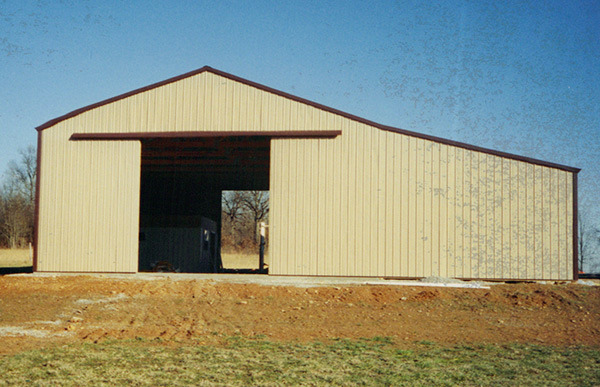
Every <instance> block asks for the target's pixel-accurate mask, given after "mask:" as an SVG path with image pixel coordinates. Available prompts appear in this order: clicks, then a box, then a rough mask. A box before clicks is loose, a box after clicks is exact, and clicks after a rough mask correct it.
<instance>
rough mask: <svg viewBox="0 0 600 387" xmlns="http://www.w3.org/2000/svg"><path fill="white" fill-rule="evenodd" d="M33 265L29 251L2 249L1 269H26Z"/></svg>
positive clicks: (0, 257) (0, 251) (0, 250)
mask: <svg viewBox="0 0 600 387" xmlns="http://www.w3.org/2000/svg"><path fill="white" fill-rule="evenodd" d="M31 265H33V261H32V259H31V258H30V257H29V249H1V248H0V267H26V266H31Z"/></svg>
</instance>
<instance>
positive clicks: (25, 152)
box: [7, 145, 37, 208]
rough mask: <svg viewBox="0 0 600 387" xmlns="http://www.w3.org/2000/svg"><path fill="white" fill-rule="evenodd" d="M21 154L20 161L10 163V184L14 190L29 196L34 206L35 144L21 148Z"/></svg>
mask: <svg viewBox="0 0 600 387" xmlns="http://www.w3.org/2000/svg"><path fill="white" fill-rule="evenodd" d="M19 155H20V156H21V157H20V159H19V160H18V161H14V160H12V161H10V162H9V163H8V171H7V175H8V182H7V183H8V184H9V185H10V186H11V188H12V189H13V190H16V191H17V192H18V193H19V194H21V195H23V196H24V197H25V198H27V201H28V203H29V205H30V206H31V207H32V208H33V206H34V204H35V179H36V172H37V170H36V165H37V159H36V150H35V147H34V146H33V145H29V146H28V147H27V148H25V149H21V150H19Z"/></svg>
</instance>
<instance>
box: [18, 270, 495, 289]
mask: <svg viewBox="0 0 600 387" xmlns="http://www.w3.org/2000/svg"><path fill="white" fill-rule="evenodd" d="M18 275H27V276H34V277H58V276H82V275H83V276H91V277H98V278H116V279H125V280H127V279H130V280H144V281H153V280H164V279H169V280H172V281H190V280H197V281H214V282H226V283H237V284H257V285H263V286H295V287H302V288H308V287H337V286H359V285H378V286H419V287H442V288H444V287H446V288H448V287H451V288H470V289H489V285H492V284H491V283H482V282H475V281H473V282H469V281H460V280H456V279H451V278H448V279H447V281H443V279H442V280H441V279H440V278H439V277H438V278H436V282H427V281H425V282H424V281H421V280H387V279H384V278H373V277H308V276H274V275H266V274H212V273H211V274H198V273H134V274H113V273H33V274H18Z"/></svg>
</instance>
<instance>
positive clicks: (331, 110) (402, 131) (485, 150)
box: [36, 66, 580, 173]
mask: <svg viewBox="0 0 600 387" xmlns="http://www.w3.org/2000/svg"><path fill="white" fill-rule="evenodd" d="M205 71H208V72H211V73H213V74H216V75H220V76H222V77H224V78H228V79H231V80H233V81H237V82H240V83H243V84H246V85H248V86H252V87H255V88H257V89H260V90H263V91H266V92H269V93H273V94H276V95H279V96H281V97H284V98H288V99H291V100H293V101H296V102H300V103H302V104H306V105H309V106H312V107H315V108H317V109H320V110H324V111H327V112H329V113H333V114H336V115H339V116H342V117H345V118H348V119H350V120H353V121H356V122H360V123H362V124H365V125H369V126H373V127H376V128H378V129H381V130H385V131H388V132H395V133H400V134H404V135H407V136H411V137H417V138H422V139H425V140H430V141H434V142H438V143H441V144H447V145H452V146H456V147H459V148H464V149H468V150H472V151H476V152H482V153H487V154H491V155H495V156H499V157H504V158H509V159H513V160H518V161H523V162H526V163H530V164H537V165H542V166H546V167H550V168H557V169H562V170H565V171H568V172H574V173H577V172H579V171H580V169H579V168H574V167H569V166H567V165H561V164H555V163H550V162H547V161H544V160H538V159H533V158H530V157H525V156H519V155H515V154H512V153H506V152H500V151H497V150H493V149H488V148H483V147H479V146H475V145H471V144H466V143H462V142H458V141H453V140H447V139H445V138H440V137H435V136H430V135H426V134H422V133H417V132H412V131H409V130H405V129H400V128H395V127H392V126H386V125H381V124H378V123H376V122H373V121H370V120H367V119H365V118H362V117H358V116H355V115H353V114H349V113H346V112H343V111H341V110H337V109H334V108H331V107H328V106H325V105H321V104H319V103H316V102H313V101H309V100H307V99H304V98H300V97H297V96H295V95H292V94H288V93H286V92H283V91H280V90H276V89H273V88H271V87H268V86H265V85H261V84H260V83H256V82H253V81H249V80H247V79H244V78H240V77H238V76H236V75H233V74H229V73H226V72H223V71H220V70H217V69H213V68H212V67H209V66H204V67H202V68H200V69H197V70H194V71H190V72H188V73H185V74H182V75H179V76H176V77H173V78H169V79H166V80H164V81H161V82H157V83H153V84H151V85H149V86H146V87H142V88H140V89H136V90H133V91H130V92H128V93H125V94H121V95H118V96H116V97H113V98H109V99H106V100H104V101H100V102H97V103H95V104H92V105H88V106H85V107H82V108H80V109H77V110H74V111H72V112H70V113H67V114H65V115H62V116H60V117H57V118H55V119H52V120H50V121H48V122H46V123H44V124H42V125H40V126H38V127H37V128H36V129H37V130H38V131H40V130H44V129H46V128H49V127H51V126H53V125H55V124H57V123H59V122H61V121H64V120H66V119H68V118H71V117H74V116H77V115H79V114H81V113H84V112H86V111H88V110H91V109H94V108H97V107H100V106H103V105H107V104H109V103H111V102H115V101H118V100H120V99H123V98H127V97H130V96H132V95H135V94H139V93H142V92H144V91H148V90H151V89H154V88H157V87H160V86H163V85H167V84H169V83H173V82H176V81H179V80H181V79H185V78H188V77H191V76H194V75H197V74H200V73H203V72H205Z"/></svg>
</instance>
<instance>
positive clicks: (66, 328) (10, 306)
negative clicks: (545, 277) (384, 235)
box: [0, 276, 600, 354]
mask: <svg viewBox="0 0 600 387" xmlns="http://www.w3.org/2000/svg"><path fill="white" fill-rule="evenodd" d="M231 335H242V336H247V337H264V338H267V339H271V340H282V341H287V340H290V341H307V340H326V339H333V338H362V337H374V336H387V337H392V338H394V341H395V342H396V343H398V345H405V346H411V345H413V344H414V343H415V342H419V341H422V340H428V341H432V342H436V343H440V344H448V345H451V344H475V343H513V342H519V343H536V344H545V345H557V346H570V345H588V346H590V345H591V346H600V286H596V287H589V286H581V285H574V284H554V285H542V284H533V283H529V284H507V285H493V286H492V287H491V289H456V288H424V287H410V286H409V287H398V286H370V285H361V286H344V287H320V288H296V287H279V286H260V285H254V284H227V283H216V282H213V281H201V280H197V281H194V280H179V281H175V280H171V279H168V278H160V279H154V280H135V279H131V280H129V279H114V278H113V279H111V278H98V277H89V276H77V277H73V276H62V277H61V276H59V277H34V276H4V277H0V354H10V353H16V352H19V351H22V350H26V349H32V348H42V347H45V346H49V345H56V344H63V343H77V342H98V341H102V340H106V339H132V338H144V339H148V340H152V339H160V340H157V341H160V342H161V343H169V344H174V345H177V344H178V343H199V342H200V343H210V342H215V340H218V338H219V337H226V336H231Z"/></svg>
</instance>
